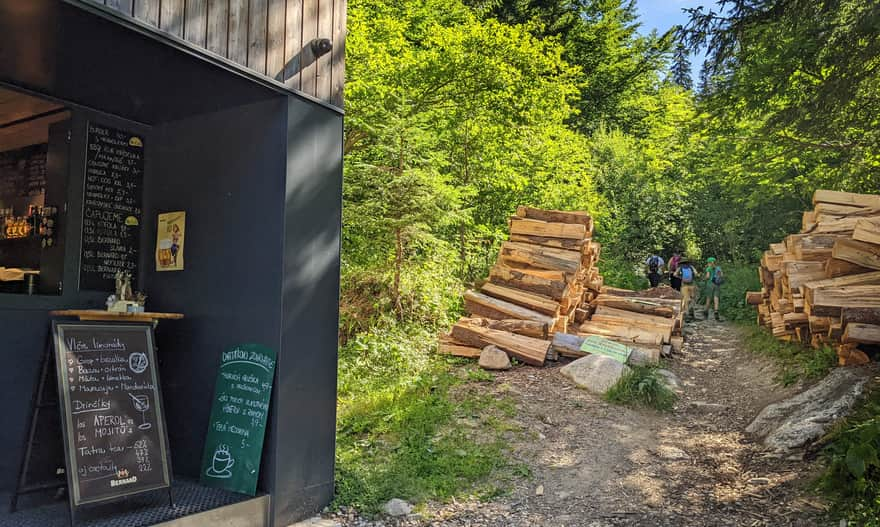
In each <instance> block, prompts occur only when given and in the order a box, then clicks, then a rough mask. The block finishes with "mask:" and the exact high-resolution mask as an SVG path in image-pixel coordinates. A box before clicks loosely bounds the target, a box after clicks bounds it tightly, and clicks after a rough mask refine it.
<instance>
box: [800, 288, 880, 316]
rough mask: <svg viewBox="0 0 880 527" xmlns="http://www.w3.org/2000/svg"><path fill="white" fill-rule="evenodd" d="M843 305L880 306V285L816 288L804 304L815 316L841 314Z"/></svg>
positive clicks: (810, 313)
mask: <svg viewBox="0 0 880 527" xmlns="http://www.w3.org/2000/svg"><path fill="white" fill-rule="evenodd" d="M843 307H872V308H873V307H880V285H854V286H846V287H823V288H821V289H815V290H813V292H812V295H811V298H810V299H808V300H807V303H806V305H805V306H804V312H806V313H807V314H808V315H814V316H831V317H833V316H840V314H841V308H843Z"/></svg>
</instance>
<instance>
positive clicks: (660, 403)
mask: <svg viewBox="0 0 880 527" xmlns="http://www.w3.org/2000/svg"><path fill="white" fill-rule="evenodd" d="M605 400H607V401H609V402H612V403H617V404H623V405H627V406H642V407H646V408H653V409H655V410H660V411H669V410H672V407H673V406H675V402H676V401H677V400H678V396H677V395H676V394H675V393H674V392H673V391H672V390H670V389H669V388H667V387H666V384H665V383H664V382H663V378H662V377H661V376H660V375H659V374H658V373H657V369H656V368H653V367H647V366H631V371H630V372H629V373H627V374H625V375H624V376H623V377H621V378H620V380H619V381H617V384H615V385H614V386H612V387H611V388H610V389H609V390H608V391H607V392H606V393H605Z"/></svg>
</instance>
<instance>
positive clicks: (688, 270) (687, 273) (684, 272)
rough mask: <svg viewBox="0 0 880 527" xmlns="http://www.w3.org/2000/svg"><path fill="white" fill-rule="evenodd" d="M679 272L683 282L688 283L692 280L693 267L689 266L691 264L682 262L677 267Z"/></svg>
mask: <svg viewBox="0 0 880 527" xmlns="http://www.w3.org/2000/svg"><path fill="white" fill-rule="evenodd" d="M679 272H680V274H681V282H682V283H683V284H690V283H693V281H694V268H693V267H691V264H684V265H682V266H681V267H679Z"/></svg>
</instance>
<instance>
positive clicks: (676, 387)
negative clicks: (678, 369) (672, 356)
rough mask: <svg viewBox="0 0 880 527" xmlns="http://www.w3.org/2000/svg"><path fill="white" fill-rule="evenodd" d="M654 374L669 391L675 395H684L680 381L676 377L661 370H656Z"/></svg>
mask: <svg viewBox="0 0 880 527" xmlns="http://www.w3.org/2000/svg"><path fill="white" fill-rule="evenodd" d="M656 373H657V376H658V377H660V381H661V382H662V383H663V384H664V385H665V386H666V387H667V388H669V390H670V391H672V392H673V393H675V394H676V395H681V394H682V393H684V387H683V386H682V385H681V380H679V378H678V375H676V374H674V373H672V372H671V371H669V370H664V369H662V368H660V369H657V370H656Z"/></svg>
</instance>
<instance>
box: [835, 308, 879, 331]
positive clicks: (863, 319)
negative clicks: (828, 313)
mask: <svg viewBox="0 0 880 527" xmlns="http://www.w3.org/2000/svg"><path fill="white" fill-rule="evenodd" d="M854 322H855V323H862V324H877V325H880V307H874V308H871V307H844V308H842V309H841V312H840V323H841V324H842V325H844V326H846V325H847V324H850V323H854Z"/></svg>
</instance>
